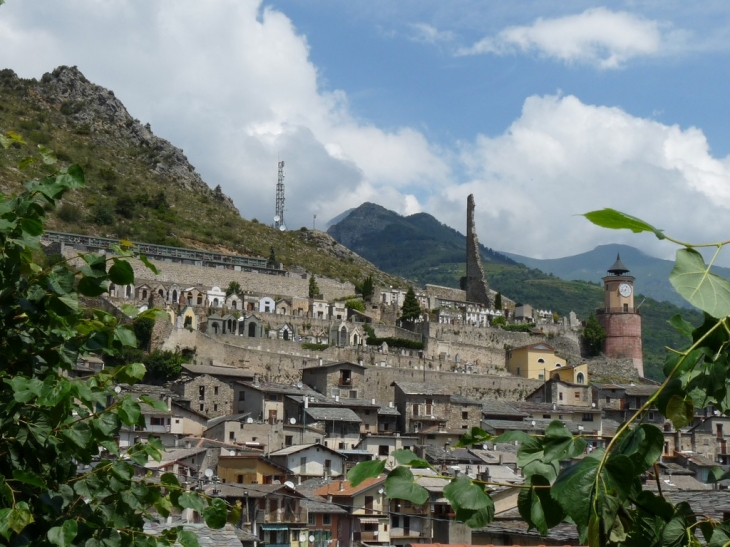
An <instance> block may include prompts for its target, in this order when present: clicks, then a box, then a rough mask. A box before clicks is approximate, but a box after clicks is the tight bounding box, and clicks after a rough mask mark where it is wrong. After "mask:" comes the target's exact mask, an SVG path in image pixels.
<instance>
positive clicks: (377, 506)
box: [314, 477, 390, 545]
mask: <svg viewBox="0 0 730 547" xmlns="http://www.w3.org/2000/svg"><path fill="white" fill-rule="evenodd" d="M384 484H385V477H376V478H370V479H365V480H364V481H363V482H361V483H360V484H358V485H357V486H352V485H350V481H346V480H334V481H331V482H330V483H329V484H326V485H325V486H322V487H320V488H318V489H316V490H315V491H314V493H315V494H317V495H319V496H322V497H324V498H327V499H328V500H330V499H331V500H332V503H334V504H336V505H338V506H340V507H342V508H343V509H346V510H347V511H348V515H347V516H348V517H349V518H343V516H340V527H339V529H338V530H337V538H336V541H338V542H339V545H355V544H356V543H360V542H362V543H367V544H368V545H389V544H390V518H389V517H388V499H387V498H386V497H385V488H384Z"/></svg>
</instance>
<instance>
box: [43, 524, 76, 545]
mask: <svg viewBox="0 0 730 547" xmlns="http://www.w3.org/2000/svg"><path fill="white" fill-rule="evenodd" d="M77 533H78V524H77V523H76V521H75V520H67V521H66V522H64V523H63V526H54V527H53V528H51V529H50V530H48V534H47V536H48V541H50V542H51V543H53V544H54V545H58V547H66V546H67V545H71V542H73V540H74V538H75V537H76V534H77Z"/></svg>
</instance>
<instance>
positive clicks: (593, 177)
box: [424, 96, 730, 258]
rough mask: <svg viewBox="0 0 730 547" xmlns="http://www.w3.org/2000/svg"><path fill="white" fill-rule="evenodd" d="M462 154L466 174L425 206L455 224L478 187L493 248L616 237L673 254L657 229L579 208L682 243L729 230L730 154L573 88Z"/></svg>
mask: <svg viewBox="0 0 730 547" xmlns="http://www.w3.org/2000/svg"><path fill="white" fill-rule="evenodd" d="M461 154H462V155H461V160H462V162H463V165H464V167H465V169H466V170H467V171H468V179H469V180H468V182H466V183H464V184H462V185H460V186H452V187H449V188H447V189H445V190H444V191H443V192H441V193H440V194H439V195H437V196H434V197H433V198H432V199H431V200H430V201H429V202H426V203H424V209H425V210H427V211H429V212H432V213H433V214H434V215H435V216H437V218H439V219H441V220H442V221H445V222H447V223H448V224H451V225H452V226H457V227H460V226H461V225H463V224H464V221H463V211H464V208H465V204H466V197H467V195H468V194H470V193H474V194H475V198H476V204H477V230H478V233H479V237H480V241H481V242H483V243H484V244H486V245H488V246H490V247H493V248H496V249H500V250H506V251H512V252H516V253H518V254H524V255H528V256H533V257H543V258H548V257H559V256H567V255H571V254H575V253H577V252H581V251H584V250H588V249H591V248H593V247H594V246H595V245H596V244H598V243H609V242H621V243H626V244H629V245H634V246H638V247H643V248H645V249H650V250H651V251H652V252H654V253H658V254H662V255H665V256H666V255H667V253H670V254H671V252H672V251H671V250H670V247H669V246H668V245H665V244H662V243H659V242H658V240H655V239H654V238H653V236H648V235H646V236H637V235H634V234H631V233H630V232H627V231H616V232H614V231H608V230H602V229H600V228H597V227H594V226H592V225H590V224H589V223H588V221H586V220H585V219H584V218H583V217H582V216H579V215H581V214H582V213H586V212H588V211H592V210H596V209H602V208H604V207H612V208H614V209H618V210H620V211H624V212H626V213H628V214H631V215H633V216H636V217H639V218H641V219H643V220H645V221H647V222H649V223H652V224H654V225H655V226H657V227H659V228H663V229H665V230H666V231H667V233H668V234H670V235H673V236H675V237H677V238H680V239H683V240H686V241H692V242H702V241H706V240H708V239H709V240H711V241H715V240H722V239H725V238H727V234H728V233H730V215H729V214H728V209H730V160H729V159H728V158H723V159H718V158H715V157H713V156H712V155H711V154H710V150H709V145H708V143H707V140H706V138H705V136H704V134H703V133H702V132H701V131H700V130H698V129H696V128H688V129H681V128H679V127H678V126H676V125H674V126H670V125H664V124H661V123H658V122H656V121H652V120H649V119H643V118H638V117H634V116H632V115H630V114H628V113H626V112H624V111H623V110H621V109H619V108H608V107H602V106H593V105H587V104H584V103H582V102H581V101H580V100H579V99H577V98H576V97H574V96H565V97H563V96H545V97H538V96H533V97H530V98H528V99H527V100H526V101H525V103H524V106H523V110H522V114H521V116H520V118H519V119H517V120H515V121H514V122H513V123H512V125H511V126H510V127H509V129H508V130H507V131H506V132H505V133H504V134H502V135H499V136H496V137H487V136H483V135H480V136H478V137H477V138H476V139H475V140H474V141H473V142H468V143H462V145H461ZM708 219H712V220H711V221H708ZM460 229H461V230H462V231H463V230H464V228H460Z"/></svg>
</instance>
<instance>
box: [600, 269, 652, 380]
mask: <svg viewBox="0 0 730 547" xmlns="http://www.w3.org/2000/svg"><path fill="white" fill-rule="evenodd" d="M603 286H604V298H603V300H604V307H603V308H601V309H599V310H597V312H598V313H597V315H596V318H597V319H598V322H599V323H600V324H601V325H602V326H603V328H604V330H605V331H606V340H605V341H604V343H603V353H604V354H605V355H606V357H609V358H612V359H627V358H628V359H631V360H632V361H633V362H634V367H636V370H638V371H639V376H644V359H643V355H642V351H641V315H639V312H638V310H637V309H636V308H635V307H634V277H633V276H631V275H629V270H628V268H627V267H626V266H624V264H623V262H621V257H620V256H619V255H616V262H614V263H613V266H611V267H610V268H609V269H608V275H606V277H604V278H603Z"/></svg>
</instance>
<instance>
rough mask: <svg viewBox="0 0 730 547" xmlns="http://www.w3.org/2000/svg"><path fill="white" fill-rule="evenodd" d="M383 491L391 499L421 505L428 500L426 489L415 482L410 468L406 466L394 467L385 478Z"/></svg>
mask: <svg viewBox="0 0 730 547" xmlns="http://www.w3.org/2000/svg"><path fill="white" fill-rule="evenodd" d="M385 492H386V494H387V496H388V497H389V498H391V499H401V500H406V501H410V502H411V503H415V504H416V505H421V504H422V503H426V501H428V490H426V489H425V488H424V487H423V486H421V485H420V484H416V482H415V478H414V476H413V473H411V470H410V469H408V468H407V467H396V468H395V469H393V470H392V471H391V472H390V473H389V474H388V478H386V479H385Z"/></svg>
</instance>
